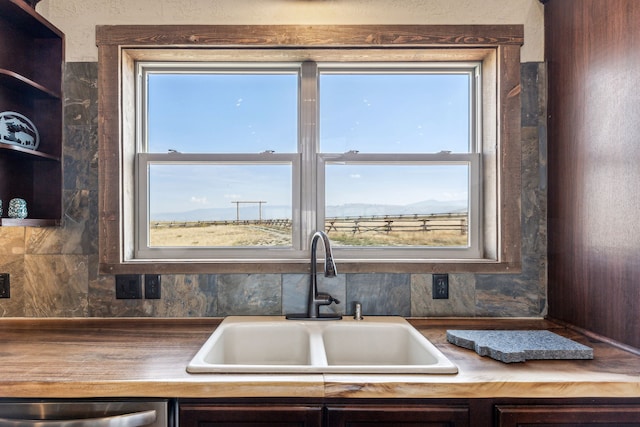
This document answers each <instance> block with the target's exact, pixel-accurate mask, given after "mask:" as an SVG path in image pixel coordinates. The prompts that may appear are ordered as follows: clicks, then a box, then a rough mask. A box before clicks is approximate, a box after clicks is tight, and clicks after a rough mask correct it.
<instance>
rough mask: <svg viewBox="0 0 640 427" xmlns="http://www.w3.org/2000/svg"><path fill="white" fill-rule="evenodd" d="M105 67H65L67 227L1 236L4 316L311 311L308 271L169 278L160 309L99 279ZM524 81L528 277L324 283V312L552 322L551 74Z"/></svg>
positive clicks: (531, 67)
mask: <svg viewBox="0 0 640 427" xmlns="http://www.w3.org/2000/svg"><path fill="white" fill-rule="evenodd" d="M97 74H98V65H97V63H94V62H71V63H67V64H66V65H65V114H64V116H65V119H64V120H65V121H64V135H65V137H64V147H63V152H64V184H63V185H64V189H63V190H64V193H63V194H64V221H63V226H62V227H59V228H53V227H52V228H22V227H0V241H1V242H2V245H0V271H1V272H8V273H10V275H11V298H8V299H0V316H2V317H208V316H226V315H248V314H253V315H280V314H285V313H291V312H303V311H304V310H305V301H306V292H307V289H308V280H309V279H308V276H307V275H305V274H218V275H215V274H214V275H207V274H181V275H163V276H162V298H161V299H159V300H147V299H142V300H119V299H116V298H115V284H114V281H115V278H114V277H113V276H111V275H101V274H98V247H97V244H98V243H97V242H98V224H97V218H98V167H97V165H98V162H97V158H98V140H97V129H98V113H97V111H98V110H97V99H98V88H97ZM521 75H522V86H523V87H522V181H523V193H522V236H523V248H522V253H523V271H522V273H520V274H496V275H480V274H478V275H475V274H450V275H449V299H446V300H434V299H432V298H431V275H430V274H346V275H345V274H339V275H338V277H336V278H334V279H325V278H323V277H321V275H319V277H318V280H319V287H320V288H321V290H323V291H327V292H329V293H331V295H333V296H334V297H336V298H338V299H339V300H340V301H341V304H340V305H332V306H330V307H322V309H321V310H322V311H324V312H328V311H335V312H338V313H342V314H350V313H352V312H353V302H354V301H358V302H361V303H362V305H363V313H364V314H365V315H367V314H368V315H399V316H405V317H409V316H415V317H428V316H466V317H473V316H492V317H513V316H541V315H543V314H545V313H546V249H547V247H546V237H547V233H546V197H547V193H546V125H545V111H546V110H545V108H546V107H545V106H546V99H545V95H546V79H545V78H546V72H545V66H544V64H542V63H526V64H522V67H521Z"/></svg>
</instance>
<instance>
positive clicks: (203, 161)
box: [134, 153, 303, 261]
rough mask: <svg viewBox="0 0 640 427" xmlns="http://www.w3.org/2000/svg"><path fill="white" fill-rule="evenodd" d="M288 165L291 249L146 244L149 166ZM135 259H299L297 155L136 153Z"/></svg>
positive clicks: (298, 163) (301, 248) (299, 192)
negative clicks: (290, 197) (289, 175)
mask: <svg viewBox="0 0 640 427" xmlns="http://www.w3.org/2000/svg"><path fill="white" fill-rule="evenodd" d="M229 164H239V165H252V164H253V165H290V166H291V182H292V185H293V188H292V193H291V194H292V200H291V206H292V212H291V222H292V236H291V237H292V246H291V247H290V248H283V247H266V248H258V247H196V246H179V247H178V246H162V247H158V246H154V247H152V246H150V245H149V243H148V242H149V226H150V218H149V211H150V208H149V188H150V187H149V184H150V183H149V168H150V166H151V165H229ZM135 174H136V184H137V185H136V188H135V193H136V195H135V199H136V208H137V209H136V214H135V224H136V233H135V236H134V246H135V253H134V255H135V259H136V260H140V261H142V260H157V259H163V260H164V259H168V260H185V261H189V260H203V259H207V260H220V261H225V260H226V261H229V260H232V259H243V260H258V259H261V260H262V259H270V260H282V259H291V258H302V257H303V256H302V254H301V251H302V250H303V240H302V238H301V226H300V210H299V209H298V208H297V206H299V205H300V194H301V189H300V184H299V182H300V180H299V179H298V178H297V177H299V176H300V156H299V155H298V154H277V153H261V154H211V153H168V154H164V153H138V154H137V155H136V167H135Z"/></svg>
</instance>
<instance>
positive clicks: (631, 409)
mask: <svg viewBox="0 0 640 427" xmlns="http://www.w3.org/2000/svg"><path fill="white" fill-rule="evenodd" d="M496 412H497V417H498V426H499V427H519V426H558V427H560V426H562V427H574V426H588V425H597V426H600V427H604V426H627V427H631V426H640V405H620V406H616V405H595V406H585V405H567V406H560V405H498V406H496Z"/></svg>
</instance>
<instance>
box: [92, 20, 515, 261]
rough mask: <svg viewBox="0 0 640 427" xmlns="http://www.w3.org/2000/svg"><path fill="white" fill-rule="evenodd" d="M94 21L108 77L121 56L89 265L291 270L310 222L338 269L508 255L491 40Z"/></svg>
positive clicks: (509, 206)
mask: <svg viewBox="0 0 640 427" xmlns="http://www.w3.org/2000/svg"><path fill="white" fill-rule="evenodd" d="M211 28H213V29H215V28H216V27H211ZM233 28H234V27H229V29H231V30H233ZM284 28H285V29H286V28H287V27H284ZM419 28H420V27H419ZM427 28H430V27H424V29H427ZM456 28H457V27H456ZM470 28H474V27H470ZM102 29H103V28H102V27H101V28H99V30H98V45H99V47H100V49H101V51H102V52H106V51H107V50H109V49H114V46H115V48H116V49H117V50H118V52H120V53H119V55H120V58H121V59H120V60H119V61H112V60H111V61H106V63H105V61H103V62H101V64H100V72H101V75H100V78H101V82H103V80H102V79H103V78H104V82H105V83H106V84H107V86H108V85H109V83H107V82H111V83H110V84H111V86H113V76H111V78H109V77H108V76H109V75H110V72H109V70H108V68H109V66H110V67H111V68H110V69H111V70H114V69H120V71H121V74H119V75H120V76H121V77H120V79H119V80H117V81H119V82H120V83H119V84H118V85H117V94H118V98H119V99H120V100H121V104H120V105H118V104H117V103H113V102H111V103H110V102H106V101H105V102H104V103H103V105H102V110H101V111H102V112H103V114H104V113H105V112H108V111H113V112H115V113H116V116H117V122H118V123H119V125H118V128H119V129H121V131H119V132H118V133H117V134H114V133H113V132H108V131H107V130H106V127H107V126H103V127H102V129H103V130H104V133H103V132H102V131H101V136H102V137H103V138H101V146H102V147H111V151H110V150H109V149H107V150H106V152H112V153H113V154H117V156H118V158H119V159H121V160H120V163H119V164H118V166H117V170H113V171H114V172H115V176H116V177H117V181H116V180H113V178H109V177H112V176H113V175H112V174H109V173H102V171H104V170H105V168H106V169H109V168H112V167H113V164H112V159H111V160H110V159H109V158H107V159H105V160H104V161H101V166H102V168H101V189H102V190H103V191H104V192H105V193H106V194H107V195H108V196H109V197H110V200H113V201H114V202H115V203H116V205H117V206H118V209H117V211H114V215H115V218H117V228H115V229H114V227H113V225H115V224H113V223H112V222H111V220H109V215H108V214H107V213H106V211H102V210H101V212H103V214H102V217H101V221H103V224H104V225H107V227H105V228H102V229H101V246H100V248H101V256H103V258H102V259H103V262H102V263H101V267H102V270H103V271H107V272H113V271H120V272H121V271H125V270H126V268H123V267H122V266H127V265H136V266H144V265H147V264H148V265H154V266H155V268H156V270H158V265H163V266H164V268H166V271H167V272H180V271H182V270H186V271H193V267H194V266H195V268H196V270H198V271H205V269H206V271H211V269H213V271H251V270H252V267H251V266H254V267H253V270H255V269H257V271H273V272H276V271H283V272H295V271H301V266H304V263H305V262H306V263H308V237H309V236H310V235H311V234H312V233H313V232H314V231H315V230H317V229H322V230H325V231H326V232H328V234H329V236H330V238H331V239H332V242H333V245H334V255H335V257H336V259H338V261H339V262H340V264H341V265H342V266H343V267H344V266H345V265H346V267H347V268H346V270H345V268H342V269H341V271H344V272H349V271H396V272H400V271H437V270H438V268H434V266H436V265H446V267H443V271H444V270H446V271H449V272H450V271H488V272H491V271H507V270H509V269H517V268H518V267H519V253H518V252H519V246H516V245H519V218H518V215H519V203H518V198H519V191H520V188H519V183H518V184H515V183H514V182H511V181H507V180H506V179H507V178H512V177H515V176H516V175H517V177H518V178H519V164H516V160H517V161H518V162H519V158H517V157H519V156H518V155H519V151H518V148H517V144H514V142H513V141H511V139H514V136H516V137H517V135H518V132H517V131H518V126H519V123H517V120H514V119H517V118H519V112H513V111H511V112H509V113H508V114H504V113H503V114H502V115H500V112H501V111H503V109H504V107H505V105H507V104H508V103H509V102H512V101H513V99H514V95H513V90H512V89H513V86H511V87H510V89H511V93H507V91H506V89H507V87H508V86H507V85H505V82H509V80H508V79H506V78H505V76H504V75H503V74H502V73H501V67H502V69H509V68H505V67H504V64H503V63H502V62H501V61H502V58H501V56H500V54H501V53H504V52H502V50H503V49H504V47H503V46H502V45H497V46H494V47H487V46H484V45H483V46H479V47H474V48H469V47H468V46H463V47H465V48H464V49H454V48H451V47H449V48H448V49H428V48H420V49H416V48H414V47H411V46H405V45H401V46H394V47H393V49H379V48H375V49H374V48H372V47H370V46H349V47H348V48H346V47H345V48H344V49H342V48H335V47H334V48H333V49H326V48H322V47H317V46H309V47H305V46H302V47H301V46H295V48H288V49H283V48H282V47H281V46H266V47H265V46H263V48H262V49H260V48H256V47H255V46H251V48H249V47H247V48H244V49H228V48H226V47H224V46H208V47H207V46H204V47H202V46H201V47H199V49H195V50H192V49H185V48H184V47H182V46H172V45H169V46H162V48H159V47H157V46H155V47H153V48H148V47H132V46H125V47H123V46H124V45H127V43H122V42H118V43H114V42H111V41H110V40H111V38H110V37H107V36H106V34H107V33H102V32H101V30H102ZM114 29H116V30H117V27H115V28H114V27H109V28H108V30H109V31H113V30H114ZM185 29H188V27H185ZM263 31H264V29H263ZM308 31H310V32H311V33H313V31H314V30H313V29H309V30H308ZM232 33H233V31H232ZM231 39H233V37H232V36H231V37H230V39H229V40H231ZM347 44H349V43H347ZM508 46H509V47H511V45H510V44H509V45H508ZM516 46H518V45H517V44H516ZM507 50H509V49H507ZM505 51H506V50H505ZM509 51H513V50H512V49H511V50H509ZM515 59H516V60H517V62H516V61H513V60H512V62H513V63H511V62H510V63H509V64H510V67H513V68H515V67H516V65H517V67H518V69H519V59H518V56H517V55H516V58H515ZM114 62H115V63H114ZM511 83H514V82H511ZM515 83H517V81H516V82H515ZM515 99H516V100H517V96H516V97H515ZM518 105H519V104H518ZM109 107H111V110H110V109H109ZM116 139H117V141H116ZM516 142H518V141H516ZM514 159H515V160H514ZM505 168H506V169H505ZM113 185H115V186H117V188H118V191H117V194H118V197H117V200H116V198H115V197H114V194H113V193H114V191H113V187H112V186H113ZM510 199H511V200H510ZM516 214H517V215H516ZM113 232H117V236H116V237H117V239H116V238H114V236H113V234H112V233H113ZM114 243H115V244H116V246H114ZM107 259H108V260H109V261H107ZM158 263H160V264H158ZM186 265H189V267H185V266H186ZM119 266H120V267H119ZM487 266H489V267H488V268H487ZM496 266H497V267H498V268H496ZM187 269H188V270H187ZM136 271H140V270H136Z"/></svg>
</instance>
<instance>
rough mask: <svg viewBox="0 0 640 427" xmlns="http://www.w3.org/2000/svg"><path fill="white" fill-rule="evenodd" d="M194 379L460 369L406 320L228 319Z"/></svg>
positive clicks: (197, 361)
mask: <svg viewBox="0 0 640 427" xmlns="http://www.w3.org/2000/svg"><path fill="white" fill-rule="evenodd" d="M187 371H188V372H190V373H343V374H349V373H354V374H355V373H372V374H375V373H380V374H385V373H386V374H410V373H415V374H455V373H457V372H458V368H457V367H456V365H454V364H453V363H452V362H451V361H449V360H448V359H447V358H446V357H445V356H444V354H442V352H440V350H438V349H437V348H436V347H435V346H434V345H433V344H432V343H431V342H430V341H429V340H428V339H427V338H426V337H424V336H423V335H422V334H421V333H420V332H418V331H417V330H416V329H415V328H414V327H413V326H411V325H410V324H409V323H408V322H407V321H406V320H405V319H404V318H402V317H390V316H380V317H378V316H368V317H365V318H364V319H363V320H353V319H351V318H344V319H342V320H334V321H308V320H286V319H284V317H279V316H231V317H227V318H225V319H224V320H223V321H222V323H221V324H220V325H219V326H218V327H217V328H216V330H215V331H214V332H213V334H212V335H211V336H210V337H209V339H208V340H207V341H206V342H205V343H204V345H203V346H202V347H201V348H200V350H199V351H198V352H197V353H196V355H195V356H194V357H193V359H192V360H191V362H190V363H189V365H188V366H187Z"/></svg>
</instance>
